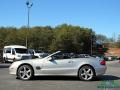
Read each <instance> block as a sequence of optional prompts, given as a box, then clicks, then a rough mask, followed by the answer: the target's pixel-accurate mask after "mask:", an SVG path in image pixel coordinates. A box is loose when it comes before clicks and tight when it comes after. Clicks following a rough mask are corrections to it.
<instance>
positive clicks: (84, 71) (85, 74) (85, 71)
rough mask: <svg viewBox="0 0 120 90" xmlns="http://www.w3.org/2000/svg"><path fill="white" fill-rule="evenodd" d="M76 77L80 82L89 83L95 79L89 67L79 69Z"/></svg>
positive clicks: (92, 70)
mask: <svg viewBox="0 0 120 90" xmlns="http://www.w3.org/2000/svg"><path fill="white" fill-rule="evenodd" d="M78 76H79V78H80V79H81V80H84V81H90V80H93V78H94V77H95V72H94V69H93V68H92V67H91V66H83V67H81V68H80V69H79V72H78Z"/></svg>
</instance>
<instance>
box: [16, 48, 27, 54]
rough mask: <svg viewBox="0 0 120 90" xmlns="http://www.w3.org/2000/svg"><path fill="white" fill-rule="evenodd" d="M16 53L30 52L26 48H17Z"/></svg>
mask: <svg viewBox="0 0 120 90" xmlns="http://www.w3.org/2000/svg"><path fill="white" fill-rule="evenodd" d="M15 51H16V53H28V50H27V49H25V48H15Z"/></svg>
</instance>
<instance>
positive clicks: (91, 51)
mask: <svg viewBox="0 0 120 90" xmlns="http://www.w3.org/2000/svg"><path fill="white" fill-rule="evenodd" d="M90 34H91V37H90V38H91V42H90V43H91V45H90V53H91V55H92V53H93V49H92V47H93V45H92V44H93V40H92V30H91V33H90Z"/></svg>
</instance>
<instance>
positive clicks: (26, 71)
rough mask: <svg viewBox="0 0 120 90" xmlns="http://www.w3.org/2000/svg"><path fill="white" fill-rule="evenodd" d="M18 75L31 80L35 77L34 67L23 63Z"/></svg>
mask: <svg viewBox="0 0 120 90" xmlns="http://www.w3.org/2000/svg"><path fill="white" fill-rule="evenodd" d="M17 77H18V78H19V79H21V80H30V79H31V78H32V77H33V69H32V67H31V66H30V65H22V66H20V67H19V68H18V71H17Z"/></svg>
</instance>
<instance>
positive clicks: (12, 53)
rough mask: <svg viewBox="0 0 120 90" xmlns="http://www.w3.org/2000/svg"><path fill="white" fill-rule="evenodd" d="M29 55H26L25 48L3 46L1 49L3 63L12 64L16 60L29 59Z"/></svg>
mask: <svg viewBox="0 0 120 90" xmlns="http://www.w3.org/2000/svg"><path fill="white" fill-rule="evenodd" d="M31 58H32V57H31V55H30V54H29V53H28V49H27V47H25V46H20V45H10V46H5V47H4V49H3V60H4V62H8V61H9V62H14V61H17V60H25V59H31Z"/></svg>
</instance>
